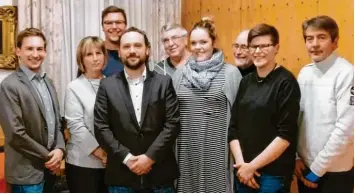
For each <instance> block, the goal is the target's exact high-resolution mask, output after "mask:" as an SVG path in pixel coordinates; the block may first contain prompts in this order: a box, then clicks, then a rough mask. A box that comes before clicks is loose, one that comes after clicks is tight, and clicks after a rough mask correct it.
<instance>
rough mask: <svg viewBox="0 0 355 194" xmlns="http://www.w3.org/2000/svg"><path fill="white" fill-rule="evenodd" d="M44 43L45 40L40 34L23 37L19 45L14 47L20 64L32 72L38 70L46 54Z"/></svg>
mask: <svg viewBox="0 0 355 194" xmlns="http://www.w3.org/2000/svg"><path fill="white" fill-rule="evenodd" d="M44 44H45V42H44V40H43V39H42V38H41V37H40V36H28V37H25V38H24V39H23V40H22V44H21V47H20V48H19V47H17V48H16V55H17V56H18V57H19V59H20V60H21V64H23V65H25V66H26V67H27V68H29V69H30V70H32V71H34V72H39V71H40V70H41V64H42V63H43V61H44V58H45V57H46V55H47V52H46V48H45V45H44Z"/></svg>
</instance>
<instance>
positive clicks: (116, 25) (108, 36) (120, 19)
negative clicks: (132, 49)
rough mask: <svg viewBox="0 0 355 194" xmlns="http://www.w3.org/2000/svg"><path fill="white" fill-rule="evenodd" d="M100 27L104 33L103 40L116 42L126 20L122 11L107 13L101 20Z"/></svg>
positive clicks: (124, 26) (124, 27)
mask: <svg viewBox="0 0 355 194" xmlns="http://www.w3.org/2000/svg"><path fill="white" fill-rule="evenodd" d="M102 28H103V31H104V33H105V40H106V41H109V42H111V43H114V44H116V43H117V42H118V40H119V37H120V36H121V35H122V32H123V31H124V30H125V29H126V21H125V18H124V16H123V14H122V13H120V12H113V13H108V14H107V15H106V16H105V17H104V18H103V22H102Z"/></svg>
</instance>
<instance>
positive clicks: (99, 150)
mask: <svg viewBox="0 0 355 194" xmlns="http://www.w3.org/2000/svg"><path fill="white" fill-rule="evenodd" d="M92 155H94V156H95V157H96V158H98V159H100V160H101V162H102V163H103V164H104V165H105V164H106V161H107V154H106V152H105V151H104V150H103V149H102V148H100V147H97V148H96V149H95V150H94V151H93V152H92Z"/></svg>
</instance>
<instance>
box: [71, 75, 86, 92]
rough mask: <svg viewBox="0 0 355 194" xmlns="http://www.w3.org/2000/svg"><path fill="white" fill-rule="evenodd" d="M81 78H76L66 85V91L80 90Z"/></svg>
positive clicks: (81, 85)
mask: <svg viewBox="0 0 355 194" xmlns="http://www.w3.org/2000/svg"><path fill="white" fill-rule="evenodd" d="M83 81H84V80H83V78H82V77H78V78H76V79H74V80H73V81H71V82H70V83H69V84H68V87H67V88H68V89H69V90H74V91H75V90H77V89H80V88H81V87H83Z"/></svg>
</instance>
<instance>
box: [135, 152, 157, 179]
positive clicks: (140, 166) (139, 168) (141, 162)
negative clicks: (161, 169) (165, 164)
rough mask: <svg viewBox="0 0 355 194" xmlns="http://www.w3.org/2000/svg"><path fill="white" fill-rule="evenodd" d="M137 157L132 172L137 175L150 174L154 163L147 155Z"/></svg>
mask: <svg viewBox="0 0 355 194" xmlns="http://www.w3.org/2000/svg"><path fill="white" fill-rule="evenodd" d="M137 157H138V159H137V161H136V162H134V163H133V165H132V169H131V170H132V171H133V172H134V173H136V174H137V175H143V174H148V173H149V172H150V170H151V169H152V165H153V164H154V161H153V160H152V159H150V158H149V157H148V156H146V155H145V154H142V155H139V156H137Z"/></svg>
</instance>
